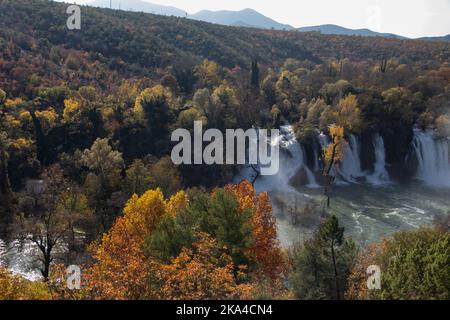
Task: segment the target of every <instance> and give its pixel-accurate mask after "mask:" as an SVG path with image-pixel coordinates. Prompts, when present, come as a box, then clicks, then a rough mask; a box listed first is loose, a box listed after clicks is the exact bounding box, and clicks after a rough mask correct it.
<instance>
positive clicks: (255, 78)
mask: <svg viewBox="0 0 450 320" xmlns="http://www.w3.org/2000/svg"><path fill="white" fill-rule="evenodd" d="M251 85H252V87H253V88H257V89H258V88H259V67H258V62H257V61H256V60H253V61H252V72H251Z"/></svg>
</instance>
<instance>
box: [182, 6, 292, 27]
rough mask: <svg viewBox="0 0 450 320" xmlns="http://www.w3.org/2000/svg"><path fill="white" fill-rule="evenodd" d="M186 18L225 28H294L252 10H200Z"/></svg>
mask: <svg viewBox="0 0 450 320" xmlns="http://www.w3.org/2000/svg"><path fill="white" fill-rule="evenodd" d="M188 18H190V19H194V20H200V21H205V22H211V23H216V24H222V25H225V26H243V27H254V28H261V29H276V30H294V29H295V28H294V27H292V26H290V25H288V24H282V23H279V22H277V21H275V20H273V19H270V18H268V17H266V16H264V15H262V14H261V13H259V12H257V11H255V10H253V9H244V10H240V11H228V10H222V11H209V10H202V11H200V12H197V13H195V14H192V15H189V16H188Z"/></svg>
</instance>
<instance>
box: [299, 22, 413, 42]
mask: <svg viewBox="0 0 450 320" xmlns="http://www.w3.org/2000/svg"><path fill="white" fill-rule="evenodd" d="M297 30H298V31H300V32H314V31H316V32H320V33H323V34H335V35H345V36H363V37H384V38H394V39H406V38H405V37H402V36H399V35H396V34H393V33H380V32H375V31H372V30H369V29H349V28H344V27H341V26H337V25H334V24H324V25H319V26H312V27H302V28H298V29H297Z"/></svg>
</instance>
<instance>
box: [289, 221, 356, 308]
mask: <svg viewBox="0 0 450 320" xmlns="http://www.w3.org/2000/svg"><path fill="white" fill-rule="evenodd" d="M291 259H292V264H293V268H292V271H291V273H290V275H289V282H290V286H291V288H292V290H293V291H294V294H295V296H296V297H297V298H298V299H332V300H334V299H341V298H343V296H344V291H345V289H346V279H347V277H348V275H349V273H350V270H351V268H352V267H353V264H354V261H355V259H356V248H355V244H354V243H353V241H352V240H351V239H350V240H349V239H345V238H344V228H343V227H340V226H339V222H338V219H337V218H336V217H335V216H332V217H331V218H329V219H328V220H327V221H326V222H325V223H324V224H323V225H322V226H321V227H320V229H319V230H318V232H317V233H316V234H315V235H314V237H312V238H311V239H308V240H306V241H305V243H304V244H302V245H298V246H296V247H295V248H294V249H293V250H292V252H291Z"/></svg>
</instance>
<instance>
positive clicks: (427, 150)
mask: <svg viewBox="0 0 450 320" xmlns="http://www.w3.org/2000/svg"><path fill="white" fill-rule="evenodd" d="M449 143H450V142H449V140H446V139H436V138H435V136H434V133H433V131H432V130H427V131H421V130H418V129H415V130H414V139H413V148H414V151H415V153H416V156H417V162H418V169H417V179H419V180H422V181H424V182H425V183H426V184H428V185H430V186H436V187H450V155H449V154H450V151H449V149H450V146H449Z"/></svg>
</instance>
